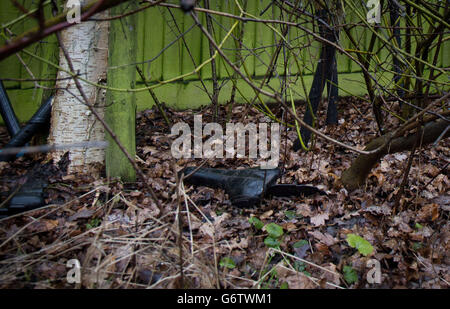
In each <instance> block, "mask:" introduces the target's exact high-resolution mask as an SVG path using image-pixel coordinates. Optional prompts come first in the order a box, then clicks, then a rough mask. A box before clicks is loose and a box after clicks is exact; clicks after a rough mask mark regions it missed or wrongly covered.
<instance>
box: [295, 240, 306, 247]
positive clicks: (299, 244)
mask: <svg viewBox="0 0 450 309" xmlns="http://www.w3.org/2000/svg"><path fill="white" fill-rule="evenodd" d="M306 245H309V242H308V241H307V240H305V239H302V240H299V241H297V242H296V243H294V244H293V245H292V247H294V248H301V247H303V246H306Z"/></svg>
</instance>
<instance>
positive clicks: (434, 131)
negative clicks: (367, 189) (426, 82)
mask: <svg viewBox="0 0 450 309" xmlns="http://www.w3.org/2000/svg"><path fill="white" fill-rule="evenodd" d="M448 125H449V124H448V122H447V121H444V120H442V119H439V120H437V121H433V122H429V123H427V124H426V125H425V126H424V129H423V138H422V140H421V146H424V145H427V144H429V143H432V142H434V141H435V140H436V139H437V138H438V137H439V136H440V135H441V134H442V133H443V131H444V130H445V128H446V127H447V126H448ZM449 135H450V131H447V133H446V134H445V136H444V138H445V137H448V136H449ZM389 136H390V134H385V135H383V136H380V137H378V138H376V139H374V140H372V141H371V142H370V143H369V144H368V145H367V146H366V148H365V149H364V150H366V151H370V150H374V149H377V148H378V147H380V146H382V145H383V144H384V143H385V141H387V140H388V139H389ZM416 139H417V135H416V134H415V133H413V134H409V135H408V136H401V137H398V138H394V139H393V140H392V141H391V142H390V143H389V144H388V145H386V146H385V147H384V148H383V149H381V151H379V152H377V153H375V154H371V155H360V156H359V157H358V158H356V160H355V161H353V163H352V165H351V166H350V168H348V169H347V170H345V171H344V172H343V173H342V177H341V181H342V184H343V185H344V186H345V187H346V189H347V190H349V191H353V190H355V189H357V188H358V187H360V186H362V185H364V183H365V181H366V178H367V176H368V175H369V173H370V171H371V170H372V168H373V167H374V166H375V164H377V163H378V161H379V160H380V159H381V158H382V157H383V156H385V155H386V154H388V153H396V152H400V151H405V150H410V149H411V148H412V147H413V145H414V141H415V140H416Z"/></svg>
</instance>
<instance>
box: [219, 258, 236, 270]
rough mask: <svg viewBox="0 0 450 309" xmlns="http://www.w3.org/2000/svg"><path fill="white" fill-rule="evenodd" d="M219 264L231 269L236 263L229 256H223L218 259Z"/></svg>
mask: <svg viewBox="0 0 450 309" xmlns="http://www.w3.org/2000/svg"><path fill="white" fill-rule="evenodd" d="M219 265H220V266H222V267H225V268H228V269H233V268H235V267H236V263H235V262H234V261H233V259H232V258H229V257H224V258H222V259H221V260H220V263H219Z"/></svg>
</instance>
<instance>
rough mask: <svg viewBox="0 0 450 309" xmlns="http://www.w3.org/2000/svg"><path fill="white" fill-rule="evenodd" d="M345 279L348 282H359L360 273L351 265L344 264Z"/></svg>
mask: <svg viewBox="0 0 450 309" xmlns="http://www.w3.org/2000/svg"><path fill="white" fill-rule="evenodd" d="M343 270H344V279H345V281H347V283H348V284H352V283H355V282H358V274H357V273H356V270H354V269H353V268H352V267H351V266H344V269H343Z"/></svg>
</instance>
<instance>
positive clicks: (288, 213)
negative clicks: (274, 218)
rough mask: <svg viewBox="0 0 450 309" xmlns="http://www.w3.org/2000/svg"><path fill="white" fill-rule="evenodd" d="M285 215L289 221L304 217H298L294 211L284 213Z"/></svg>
mask: <svg viewBox="0 0 450 309" xmlns="http://www.w3.org/2000/svg"><path fill="white" fill-rule="evenodd" d="M284 214H285V215H286V217H287V219H288V220H292V219H295V218H301V217H302V216H301V215H297V214H296V213H295V211H292V210H286V211H285V212H284Z"/></svg>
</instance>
